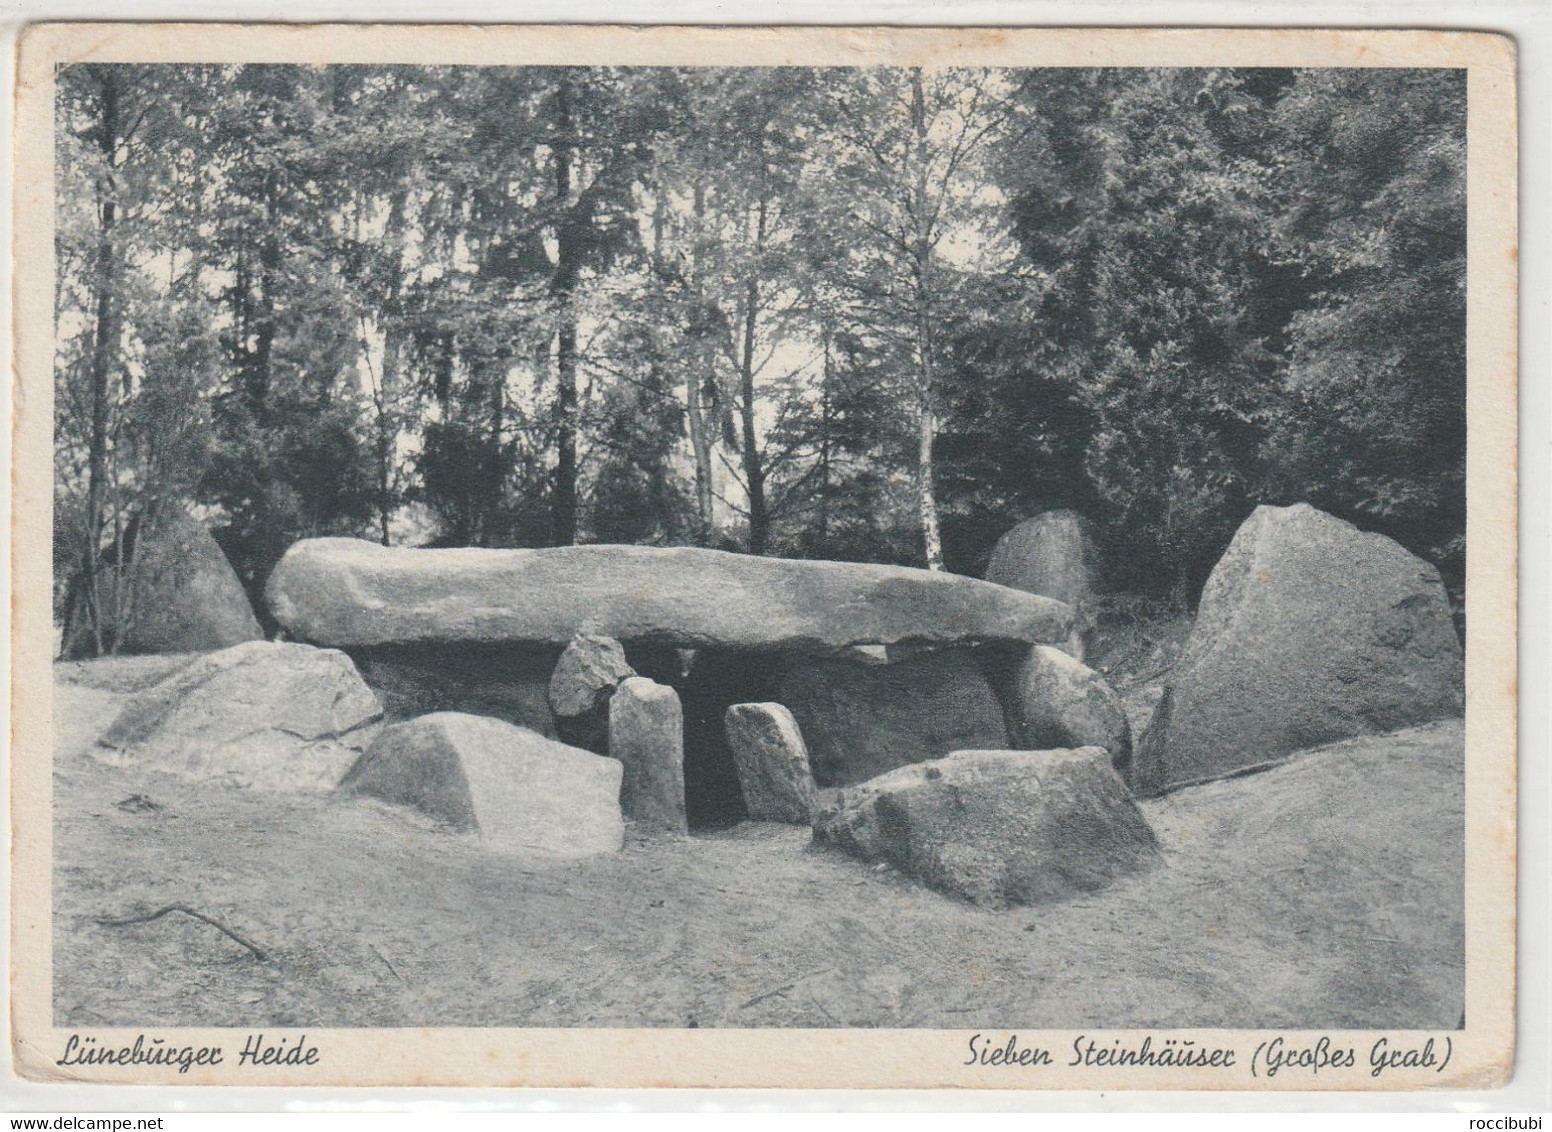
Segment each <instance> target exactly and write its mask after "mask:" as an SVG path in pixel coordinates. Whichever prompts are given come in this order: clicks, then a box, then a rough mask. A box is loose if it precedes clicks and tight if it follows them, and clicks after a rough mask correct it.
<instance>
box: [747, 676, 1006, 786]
mask: <svg viewBox="0 0 1552 1132" xmlns="http://www.w3.org/2000/svg"><path fill="white" fill-rule="evenodd" d="M774 698H775V699H776V700H777V701H779V702H780V703H783V704H785V705H786V706H787V707H788V708H789V709H790V710H791V712H792V714H793V716H794V717H796V719H797V723H798V727H799V729H800V731H801V734H802V736H803V740H804V742H805V743H806V744H807V746H808V753H809V759H810V761H811V763H812V765H813V772H814V778H815V780H816V781H817V782H818V783H819V784H821V785H823V786H844V785H848V784H851V783H856V782H862V781H865V780H866V779H869V778H872V777H874V776H875V775H878V774H882V773H884V772H885V771H888V770H893V769H894V768H895V767H899V766H905V765H907V764H908V763H919V762H923V761H925V760H927V759H935V758H940V757H942V756H943V755H946V754H948V753H949V752H950V751H955V750H961V749H965V748H1003V747H1006V746H1008V731H1007V726H1006V725H1005V724H1004V722H1003V713H1002V706H1001V705H1000V704H999V703H998V701H997V697H996V696H995V695H994V694H993V692H992V687H991V684H990V683H989V682H988V681H987V679H986V676H985V675H984V674H983V673H982V672H981V669H980V667H979V666H978V665H977V664H976V662H975V660H974V658H973V657H972V656H971V655H970V654H969V653H968V652H967V651H965V650H962V649H944V650H942V651H939V652H931V653H923V654H921V655H919V656H914V657H912V658H911V659H909V660H904V661H901V662H900V663H898V664H858V663H856V662H854V661H849V660H836V659H828V658H818V659H812V660H801V661H794V662H793V663H792V664H791V665H789V666H788V668H787V670H786V672H785V673H784V675H783V676H782V679H781V683H780V685H779V688H778V691H777V694H776V696H775V697H774Z"/></svg>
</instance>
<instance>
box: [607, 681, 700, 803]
mask: <svg viewBox="0 0 1552 1132" xmlns="http://www.w3.org/2000/svg"><path fill="white" fill-rule="evenodd" d="M609 754H610V755H612V756H613V757H615V758H617V759H619V760H620V762H621V763H622V764H624V767H625V779H624V781H623V782H622V783H621V785H620V807H621V808H622V809H623V810H624V811H625V816H626V817H628V818H631V819H633V820H635V821H638V822H642V823H643V824H645V825H653V826H658V827H660V828H663V829H671V830H675V831H677V832H679V833H685V832H687V831H688V830H689V821H688V819H687V817H686V814H685V805H684V712H683V710H682V709H681V708H680V706H679V693H677V692H675V691H674V690H673V689H672V688H670V687H668V686H667V685H666V684H659V683H657V682H656V681H654V680H648V679H647V678H646V677H644V676H633V677H631V678H630V679H629V680H626V681H624V682H623V683H621V684H620V686H619V687H618V688H616V689H615V691H614V695H613V696H612V697H611V698H610V700H609Z"/></svg>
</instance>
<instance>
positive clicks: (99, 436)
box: [81, 67, 120, 656]
mask: <svg viewBox="0 0 1552 1132" xmlns="http://www.w3.org/2000/svg"><path fill="white" fill-rule="evenodd" d="M98 73H99V75H100V77H101V82H102V120H101V121H100V122H99V123H98V126H99V131H100V132H99V133H98V147H99V149H100V150H101V153H102V158H103V163H104V164H105V166H106V167H107V175H106V178H105V182H104V185H103V191H104V197H103V201H102V205H101V207H100V209H99V211H98V228H97V280H96V282H97V304H96V312H95V325H94V327H93V330H94V335H93V339H92V355H91V369H90V372H89V375H88V379H89V381H90V382H91V404H92V413H91V430H90V435H89V436H88V437H87V459H86V545H85V547H83V548H82V551H83V553H82V560H81V580H82V598H83V602H84V605H85V615H86V622H87V625H88V626H89V627H90V629H91V633H92V647H93V649H94V650H95V652H96V654H97V655H98V656H101V655H102V653H103V651H104V645H105V641H104V636H103V603H102V586H101V581H102V578H101V561H100V557H101V554H102V531H103V521H104V515H103V510H104V508H105V506H106V502H107V490H108V409H109V406H108V397H109V393H108V386H109V382H110V380H111V377H112V371H113V368H114V363H115V360H116V355H117V353H118V317H117V310H116V306H115V304H116V303H117V300H118V295H117V294H116V293H115V292H116V290H117V286H118V272H117V270H116V268H117V259H118V257H117V255H116V249H115V247H114V242H113V237H114V233H113V229H114V225H115V223H116V221H117V205H116V204H115V202H114V199H113V194H114V193H115V192H116V189H117V186H116V184H115V183H114V178H113V170H114V167H115V161H114V157H115V154H116V152H117V149H118V135H119V111H120V107H119V93H120V92H119V85H118V79H117V78H116V77H115V74H114V69H113V68H112V67H104V68H102V69H101V70H100V71H99V72H98Z"/></svg>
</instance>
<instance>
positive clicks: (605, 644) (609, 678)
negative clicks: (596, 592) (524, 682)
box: [549, 633, 636, 753]
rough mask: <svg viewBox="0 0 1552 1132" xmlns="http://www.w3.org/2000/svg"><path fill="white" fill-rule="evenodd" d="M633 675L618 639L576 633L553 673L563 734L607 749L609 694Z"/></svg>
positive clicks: (552, 704) (552, 703) (552, 690)
mask: <svg viewBox="0 0 1552 1132" xmlns="http://www.w3.org/2000/svg"><path fill="white" fill-rule="evenodd" d="M634 675H636V672H635V670H634V669H633V668H631V666H630V664H629V663H628V662H627V661H626V659H625V648H624V646H623V645H621V644H620V642H619V641H616V640H615V639H614V638H612V637H600V636H597V635H595V634H591V633H583V634H579V635H577V636H575V637H573V638H572V639H571V643H570V644H569V645H567V646H566V650H565V651H564V652H562V653H561V654H560V660H558V661H557V662H556V664H555V671H554V673H553V674H552V675H551V676H550V690H549V700H550V707H551V708H552V709H553V710H554V712H555V724H556V727H557V729H558V730H559V732H560V735H561V737H562V738H564V739H565V740H566V741H567V742H568V743H572V744H574V745H576V746H578V747H586V748H587V749H588V750H590V751H598V752H600V753H602V752H604V751H607V750H608V745H609V698H610V697H611V696H612V695H613V694H614V689H615V688H616V687H617V686H618V685H619V683H620V681H622V680H628V679H630V678H631V677H632V676H634Z"/></svg>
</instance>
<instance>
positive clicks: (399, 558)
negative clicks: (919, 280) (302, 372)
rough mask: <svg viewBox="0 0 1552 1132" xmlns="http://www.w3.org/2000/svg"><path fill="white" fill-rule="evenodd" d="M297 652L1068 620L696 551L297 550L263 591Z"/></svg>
mask: <svg viewBox="0 0 1552 1132" xmlns="http://www.w3.org/2000/svg"><path fill="white" fill-rule="evenodd" d="M267 599H268V602H269V607H270V611H271V613H273V614H274V616H275V619H276V620H277V621H279V622H280V624H281V625H282V626H284V627H285V629H286V631H287V633H288V634H290V636H291V637H293V638H295V639H297V640H303V641H309V642H311V643H314V644H322V645H331V646H337V647H355V646H364V645H383V644H396V643H410V642H450V641H486V642H496V641H525V642H545V643H550V644H555V645H565V644H567V643H568V642H569V641H570V640H571V639H572V638H573V637H575V636H576V635H577V634H579V633H593V634H601V635H604V636H608V637H613V638H615V639H616V640H619V641H624V642H626V643H630V642H650V643H655V644H663V645H674V646H677V647H681V648H729V649H790V650H797V651H804V652H824V651H831V650H840V649H844V648H847V647H849V646H851V645H857V644H883V645H888V644H895V643H899V642H949V641H954V642H960V641H1022V642H1026V643H1032V644H1039V643H1061V642H1063V641H1065V640H1066V639H1067V638H1068V636H1069V635H1070V633H1071V632H1072V629H1073V626H1074V624H1075V614H1074V611H1073V610H1072V608H1071V607H1070V606H1067V605H1064V604H1063V603H1061V602H1059V601H1055V600H1052V599H1050V598H1044V597H1039V596H1037V595H1035V594H1028V593H1022V592H1020V591H1018V590H1013V589H1008V588H1007V587H1004V586H998V585H993V584H991V583H989V582H982V581H978V580H976V579H974V578H966V577H963V576H961V575H957V574H947V573H942V572H936V571H928V570H916V569H912V568H910V567H906V566H880V565H873V564H863V563H846V562H809V561H798V560H793V559H783V558H762V557H757V556H753V555H746V554H729V553H727V552H724V551H717V550H701V549H696V548H689V547H674V548H661V547H647V546H564V547H553V548H547V549H541V550H488V549H478V548H466V549H462V548H461V549H449V550H421V549H410V548H405V547H385V546H380V545H378V544H377V543H372V542H367V541H365V540H361V539H340V538H325V539H304V540H302V541H301V542H298V543H296V544H295V545H294V546H292V547H291V549H290V550H289V551H287V552H286V555H285V557H284V558H283V559H281V561H280V565H279V566H277V567H276V568H275V571H274V573H273V574H272V575H271V576H270V580H269V586H268V590H267Z"/></svg>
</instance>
